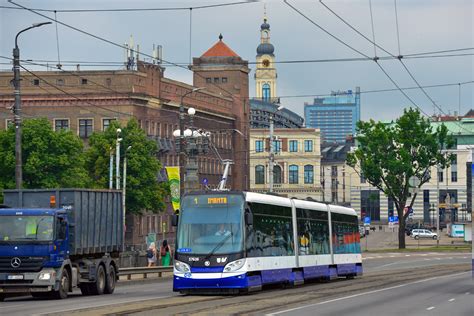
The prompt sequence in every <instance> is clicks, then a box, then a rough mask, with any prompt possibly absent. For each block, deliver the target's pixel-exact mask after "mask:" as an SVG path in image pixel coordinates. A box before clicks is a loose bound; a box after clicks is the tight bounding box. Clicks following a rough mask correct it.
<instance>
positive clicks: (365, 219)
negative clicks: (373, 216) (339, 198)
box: [364, 216, 370, 226]
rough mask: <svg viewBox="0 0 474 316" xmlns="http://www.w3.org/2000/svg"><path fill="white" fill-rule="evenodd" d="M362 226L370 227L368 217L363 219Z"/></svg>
mask: <svg viewBox="0 0 474 316" xmlns="http://www.w3.org/2000/svg"><path fill="white" fill-rule="evenodd" d="M364 226H370V216H366V217H364Z"/></svg>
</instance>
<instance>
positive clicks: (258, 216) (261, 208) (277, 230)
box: [247, 203, 294, 257]
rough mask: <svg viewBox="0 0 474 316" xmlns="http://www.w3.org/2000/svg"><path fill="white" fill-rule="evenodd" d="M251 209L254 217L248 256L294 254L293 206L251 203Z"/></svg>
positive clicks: (249, 237) (249, 235)
mask: <svg viewBox="0 0 474 316" xmlns="http://www.w3.org/2000/svg"><path fill="white" fill-rule="evenodd" d="M250 209H251V210H252V213H253V218H254V219H253V231H252V232H250V233H249V234H248V239H247V256H249V257H260V256H263V257H268V256H293V255H294V243H293V225H292V220H291V208H290V207H284V206H276V205H267V204H260V203H251V205H250ZM249 239H250V240H249Z"/></svg>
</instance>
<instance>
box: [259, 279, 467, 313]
mask: <svg viewBox="0 0 474 316" xmlns="http://www.w3.org/2000/svg"><path fill="white" fill-rule="evenodd" d="M466 273H471V271H468V272H460V273H455V274H448V275H443V276H439V277H438V276H437V277H432V278H428V279H423V280H418V281H414V282H409V283H405V284H399V285H395V286H391V287H387V288H383V289H379V290H374V291H368V292H363V293H358V294H354V295H349V296H343V297H339V298H335V299H332V300H328V301H323V302H319V303H314V304H309V305H304V306H299V307H295V308H290V309H286V310H282V311H278V312H274V313H270V314H266V316H272V315H278V314H283V313H288V312H293V311H296V310H300V309H303V308H308V307H312V306H318V305H324V304H328V303H333V302H337V301H342V300H346V299H350V298H354V297H359V296H362V295H367V294H374V293H379V292H384V291H388V290H393V289H398V288H401V287H405V286H409V285H413V284H418V283H424V282H429V281H433V280H438V279H441V278H448V277H455V276H458V275H463V274H466ZM430 308H431V307H430ZM433 308H434V306H432V308H431V309H433Z"/></svg>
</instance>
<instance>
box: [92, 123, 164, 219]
mask: <svg viewBox="0 0 474 316" xmlns="http://www.w3.org/2000/svg"><path fill="white" fill-rule="evenodd" d="M117 128H121V130H122V131H121V133H120V138H122V142H121V146H120V156H121V159H120V162H121V167H120V170H121V176H122V175H123V161H124V159H123V158H124V154H125V151H126V149H127V148H128V147H129V146H131V148H130V150H129V151H128V152H127V190H126V192H127V193H126V194H127V196H126V209H127V212H130V213H141V211H143V210H148V211H153V212H158V211H162V210H164V209H165V208H166V204H165V199H166V197H167V196H168V195H169V186H168V185H167V184H166V183H158V173H159V172H160V170H161V164H160V161H159V160H158V159H157V158H156V152H157V150H158V147H157V144H156V142H154V141H152V140H149V139H147V137H146V135H145V132H144V131H143V130H141V129H140V127H139V126H138V123H137V121H136V119H132V120H130V121H129V122H128V123H127V126H125V127H123V128H122V127H121V126H120V124H119V123H118V122H113V123H112V124H111V125H110V127H109V128H108V129H107V130H106V131H104V132H100V133H94V134H93V135H92V136H91V138H90V140H89V145H90V148H89V150H88V151H87V169H88V171H89V175H90V177H91V178H92V179H93V185H94V186H95V187H96V188H107V187H108V183H109V159H110V154H111V152H113V153H114V154H115V143H116V139H117V132H116V130H117ZM114 172H115V166H114ZM121 180H123V179H121ZM121 185H122V184H121ZM114 187H115V185H114Z"/></svg>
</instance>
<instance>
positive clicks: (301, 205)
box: [173, 192, 362, 293]
mask: <svg viewBox="0 0 474 316" xmlns="http://www.w3.org/2000/svg"><path fill="white" fill-rule="evenodd" d="M181 207H182V208H181V211H180V214H179V220H178V218H177V217H176V218H175V219H174V222H175V224H176V223H177V225H178V227H177V238H176V252H175V258H174V259H175V260H174V279H173V290H174V291H179V292H182V293H189V292H193V291H202V292H214V291H216V290H218V291H224V292H231V293H237V292H246V291H251V290H259V289H261V288H262V286H263V285H266V284H273V283H289V284H301V283H304V281H305V280H309V279H314V278H327V279H332V278H337V277H348V278H352V277H354V276H357V275H361V274H362V256H361V253H360V252H361V249H360V235H359V228H358V220H357V215H356V212H355V211H354V210H353V209H351V208H346V207H341V206H337V205H327V204H324V203H318V202H312V201H306V200H297V199H289V198H284V197H279V196H274V195H266V194H258V193H252V192H194V193H190V194H187V195H185V196H184V197H183V199H182V201H181Z"/></svg>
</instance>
